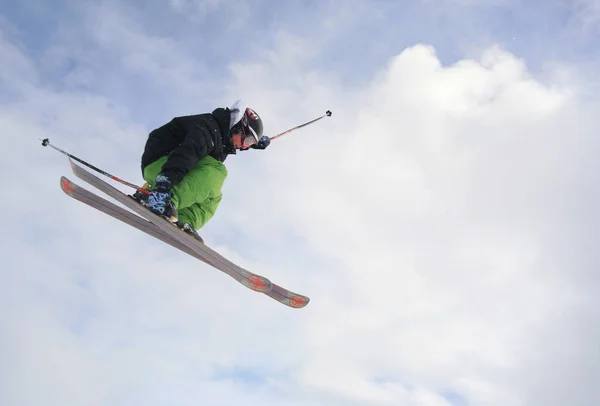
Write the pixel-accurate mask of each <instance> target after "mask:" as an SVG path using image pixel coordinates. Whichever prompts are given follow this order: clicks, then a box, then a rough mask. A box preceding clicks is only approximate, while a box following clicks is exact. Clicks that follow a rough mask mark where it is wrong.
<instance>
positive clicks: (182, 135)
mask: <svg viewBox="0 0 600 406" xmlns="http://www.w3.org/2000/svg"><path fill="white" fill-rule="evenodd" d="M230 117H231V111H230V110H229V109H228V108H225V109H224V108H218V109H215V110H214V111H213V112H212V113H206V114H197V115H192V116H182V117H175V118H174V119H173V120H171V121H170V122H168V123H167V124H165V125H163V126H162V127H159V128H157V129H155V130H153V131H152V132H151V133H150V135H149V136H148V141H146V147H145V149H144V153H143V155H142V173H143V172H144V168H145V167H146V166H147V165H148V164H150V163H152V162H154V161H156V160H157V159H158V158H160V157H162V156H165V155H168V156H169V158H168V159H167V162H166V163H165V164H164V165H163V167H162V173H163V174H164V175H165V176H167V177H168V178H169V180H170V181H171V184H172V186H175V185H177V184H178V183H179V182H181V180H182V179H183V178H184V176H185V175H186V174H187V173H188V172H189V171H190V169H192V167H193V166H194V165H195V164H196V162H198V161H199V160H200V159H202V158H204V157H205V156H207V155H210V156H212V157H213V158H215V159H217V160H219V161H221V162H224V161H225V158H227V155H228V154H235V153H236V151H235V148H234V147H233V142H232V141H231V135H230V134H229V120H230Z"/></svg>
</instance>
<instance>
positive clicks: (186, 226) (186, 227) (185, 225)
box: [177, 222, 204, 244]
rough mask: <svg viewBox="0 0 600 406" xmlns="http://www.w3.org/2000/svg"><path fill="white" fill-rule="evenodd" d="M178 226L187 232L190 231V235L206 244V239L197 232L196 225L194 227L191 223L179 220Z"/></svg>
mask: <svg viewBox="0 0 600 406" xmlns="http://www.w3.org/2000/svg"><path fill="white" fill-rule="evenodd" d="M177 227H179V229H180V230H183V231H185V232H186V233H188V234H189V235H191V236H192V237H194V238H195V239H196V240H198V241H200V242H201V243H202V244H204V240H203V239H202V237H200V234H198V233H197V232H196V230H194V227H192V225H191V224H188V223H179V222H177Z"/></svg>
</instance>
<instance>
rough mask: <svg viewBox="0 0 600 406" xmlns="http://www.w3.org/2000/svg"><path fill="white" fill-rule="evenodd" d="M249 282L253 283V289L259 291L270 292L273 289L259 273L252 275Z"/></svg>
mask: <svg viewBox="0 0 600 406" xmlns="http://www.w3.org/2000/svg"><path fill="white" fill-rule="evenodd" d="M248 282H249V284H250V285H251V286H250V287H251V288H252V290H255V291H257V292H268V291H269V290H271V284H270V283H268V282H267V281H266V280H265V278H263V277H260V276H258V275H252V276H249V277H248Z"/></svg>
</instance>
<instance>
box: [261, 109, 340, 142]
mask: <svg viewBox="0 0 600 406" xmlns="http://www.w3.org/2000/svg"><path fill="white" fill-rule="evenodd" d="M330 116H331V111H330V110H327V111H326V112H325V115H323V116H321V117H318V118H315V119H314V120H311V121H309V122H307V123H304V124H300V125H299V126H297V127H294V128H290V129H289V130H287V131H284V132H282V133H281V134H277V135H275V136H273V137H269V138H270V139H271V141H273V140H274V139H275V138H279V137H281V136H282V135H285V134H287V133H291V132H292V131H294V130H297V129H298V128H302V127H306V126H307V125H309V124H312V123H314V122H315V121H319V120H320V119H322V118H323V117H330Z"/></svg>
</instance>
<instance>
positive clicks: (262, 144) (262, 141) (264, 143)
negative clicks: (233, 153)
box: [250, 135, 271, 149]
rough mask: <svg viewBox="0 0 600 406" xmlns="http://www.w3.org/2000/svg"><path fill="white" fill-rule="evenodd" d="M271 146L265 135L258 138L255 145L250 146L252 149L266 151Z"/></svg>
mask: <svg viewBox="0 0 600 406" xmlns="http://www.w3.org/2000/svg"><path fill="white" fill-rule="evenodd" d="M270 144H271V139H270V138H269V137H267V136H266V135H263V136H262V137H260V140H258V142H257V143H256V144H253V145H250V148H252V149H266V148H267V147H268V146H269V145H270Z"/></svg>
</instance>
